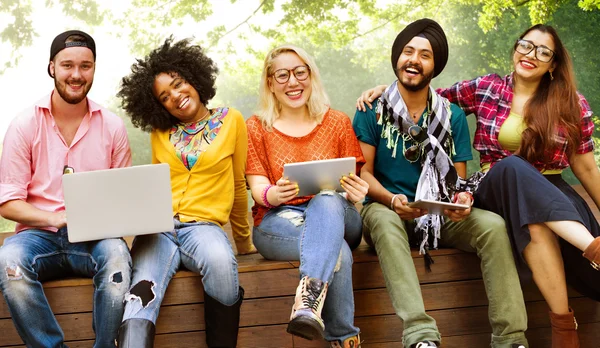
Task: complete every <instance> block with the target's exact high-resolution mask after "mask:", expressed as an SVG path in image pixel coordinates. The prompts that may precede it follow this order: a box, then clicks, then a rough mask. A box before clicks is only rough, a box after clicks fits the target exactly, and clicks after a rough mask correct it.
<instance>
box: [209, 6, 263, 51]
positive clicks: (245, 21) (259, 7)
mask: <svg viewBox="0 0 600 348" xmlns="http://www.w3.org/2000/svg"><path fill="white" fill-rule="evenodd" d="M266 1H267V0H263V1H261V3H260V5H258V7H257V8H256V10H254V12H252V14H251V15H250V16H248V18H246V20H244V21H243V22H240V23H238V25H236V26H235V27H233V29H230V30H228V31H227V32H225V33H224V34H223V35H221V36H220V37H219V39H218V40H217V42H218V41H219V40H221V39H222V38H224V37H225V36H227V35H229V34H231V33H233V32H234V31H236V30H237V28H239V27H241V26H242V25H244V24H246V23H248V21H249V20H250V19H251V18H252V17H254V16H255V15H256V13H257V12H258V10H260V9H261V7H263V5H264V4H265V2H266Z"/></svg>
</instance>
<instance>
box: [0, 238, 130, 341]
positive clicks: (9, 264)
mask: <svg viewBox="0 0 600 348" xmlns="http://www.w3.org/2000/svg"><path fill="white" fill-rule="evenodd" d="M68 276H79V277H91V278H93V282H94V307H93V308H94V312H93V322H92V326H93V329H94V332H95V333H96V341H95V342H94V347H114V346H115V339H116V338H117V330H118V328H119V325H120V324H121V316H122V315H123V307H124V305H123V298H124V296H125V293H126V292H127V289H128V288H129V279H130V277H131V257H130V256H129V249H128V248H127V244H126V243H125V242H124V241H123V240H122V239H105V240H100V241H93V242H83V243H70V242H69V240H68V238H67V229H66V228H61V229H60V230H58V232H56V233H53V232H48V231H42V230H35V229H31V230H26V231H23V232H20V233H18V234H16V235H14V236H11V237H9V238H7V239H6V240H5V241H4V245H3V246H2V247H1V248H0V289H1V290H2V295H4V298H5V300H6V303H7V305H8V308H9V309H10V313H11V315H12V319H13V322H14V324H15V327H16V329H17V332H18V333H19V335H20V336H21V338H22V339H23V341H24V342H25V344H26V345H27V347H40V348H41V347H65V345H64V335H63V332H62V330H61V328H60V326H59V325H58V322H57V321H56V318H55V317H54V314H53V313H52V309H50V305H49V304H48V300H47V299H46V296H45V295H44V290H43V288H42V283H41V282H42V281H45V280H51V279H57V278H64V277H68Z"/></svg>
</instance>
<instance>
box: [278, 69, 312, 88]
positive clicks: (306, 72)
mask: <svg viewBox="0 0 600 348" xmlns="http://www.w3.org/2000/svg"><path fill="white" fill-rule="evenodd" d="M292 74H294V76H295V77H296V80H298V81H304V80H306V79H307V78H308V77H309V76H310V68H309V67H308V66H306V65H298V66H297V67H295V68H292V69H278V70H275V72H274V73H273V74H272V75H271V76H273V77H274V78H275V81H277V82H278V83H281V84H283V83H287V82H288V81H289V80H290V76H291V75H292Z"/></svg>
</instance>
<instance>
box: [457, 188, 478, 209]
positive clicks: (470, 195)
mask: <svg viewBox="0 0 600 348" xmlns="http://www.w3.org/2000/svg"><path fill="white" fill-rule="evenodd" d="M461 193H466V194H468V195H469V197H470V198H471V206H473V203H474V202H475V199H474V198H473V195H472V194H471V192H467V191H462V192H456V193H455V194H454V197H452V203H456V202H458V195H459V194H461Z"/></svg>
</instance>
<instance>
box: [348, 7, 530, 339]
mask: <svg viewBox="0 0 600 348" xmlns="http://www.w3.org/2000/svg"><path fill="white" fill-rule="evenodd" d="M391 58H392V68H393V69H394V72H395V74H396V77H397V81H395V82H394V83H392V84H391V85H390V86H389V87H387V89H386V90H385V91H384V93H383V94H382V95H381V97H380V98H379V99H378V100H377V101H376V102H375V103H374V105H375V108H372V109H366V110H365V111H360V110H359V111H357V112H356V115H355V117H354V122H353V127H354V131H355V132H356V135H357V137H358V139H359V141H360V145H361V148H362V151H363V154H364V157H365V159H366V161H367V163H366V164H365V165H364V166H363V168H362V170H361V177H362V178H363V179H364V180H365V181H367V182H368V183H369V193H368V197H367V199H366V201H365V205H364V208H363V210H362V212H361V215H362V217H363V226H364V228H363V231H364V236H365V240H366V241H367V243H368V244H369V245H371V246H372V247H374V248H375V250H376V251H377V254H378V256H379V261H380V264H381V267H382V270H383V275H384V277H385V281H386V285H387V288H388V292H389V294H390V297H391V299H392V304H393V306H394V309H395V311H396V313H397V314H398V316H399V317H400V319H401V320H403V322H404V332H403V338H402V343H403V345H404V347H409V348H428V347H438V346H439V345H440V342H441V335H440V333H439V331H438V328H437V326H436V322H435V320H434V319H433V318H432V317H431V316H429V315H427V313H425V306H424V304H423V298H422V295H421V290H420V287H419V279H418V278H417V273H416V271H415V267H414V265H413V262H412V257H411V250H410V246H411V245H415V246H417V247H418V248H419V251H420V253H421V254H423V255H424V260H425V264H426V268H427V269H429V268H430V265H431V263H433V259H432V258H431V257H430V256H429V253H428V251H429V249H431V248H433V249H436V248H437V247H438V245H442V246H447V247H454V248H458V249H461V250H464V251H468V252H476V253H477V255H478V256H479V257H480V258H481V270H482V273H483V279H484V284H485V288H486V293H487V295H488V300H489V303H490V306H489V319H490V323H491V326H492V342H491V346H492V347H494V348H518V347H527V346H528V344H527V339H526V338H525V330H526V329H527V313H526V311H525V303H524V300H523V294H522V292H521V288H520V285H519V278H518V275H517V271H516V269H515V265H514V260H513V256H512V251H511V247H510V242H509V239H508V235H507V234H506V229H505V224H504V220H502V218H501V217H500V216H498V215H496V214H494V213H491V212H489V211H485V210H480V209H476V208H471V206H472V204H473V197H472V195H471V194H470V193H469V192H465V191H464V189H462V190H461V189H458V188H459V187H463V186H461V185H459V184H460V183H462V182H464V180H460V179H459V177H461V178H464V177H466V161H468V160H470V159H472V154H471V142H470V138H469V131H468V126H467V122H466V118H465V114H464V112H463V111H462V110H461V109H460V108H459V107H458V106H456V105H454V104H451V103H450V102H449V101H448V100H447V99H446V98H443V97H441V96H439V95H438V94H437V93H435V91H434V90H433V88H431V87H430V82H431V80H432V79H433V78H434V77H436V76H438V75H439V74H440V73H441V72H442V70H443V69H444V67H445V65H446V62H447V61H448V43H447V41H446V35H445V34H444V31H443V29H442V28H441V27H440V25H439V24H438V23H436V22H435V21H433V20H431V19H427V18H424V19H420V20H418V21H415V22H413V23H411V24H409V25H408V26H406V28H405V29H404V30H402V31H401V32H400V33H399V34H398V36H397V37H396V40H395V41H394V44H393V46H392V56H391ZM416 200H434V201H444V202H455V203H460V204H462V205H463V206H465V208H466V209H464V210H448V209H446V210H444V211H443V214H439V215H438V214H428V211H427V210H425V209H419V208H412V207H411V206H409V202H413V201H416ZM431 212H432V213H434V212H433V211H431Z"/></svg>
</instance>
